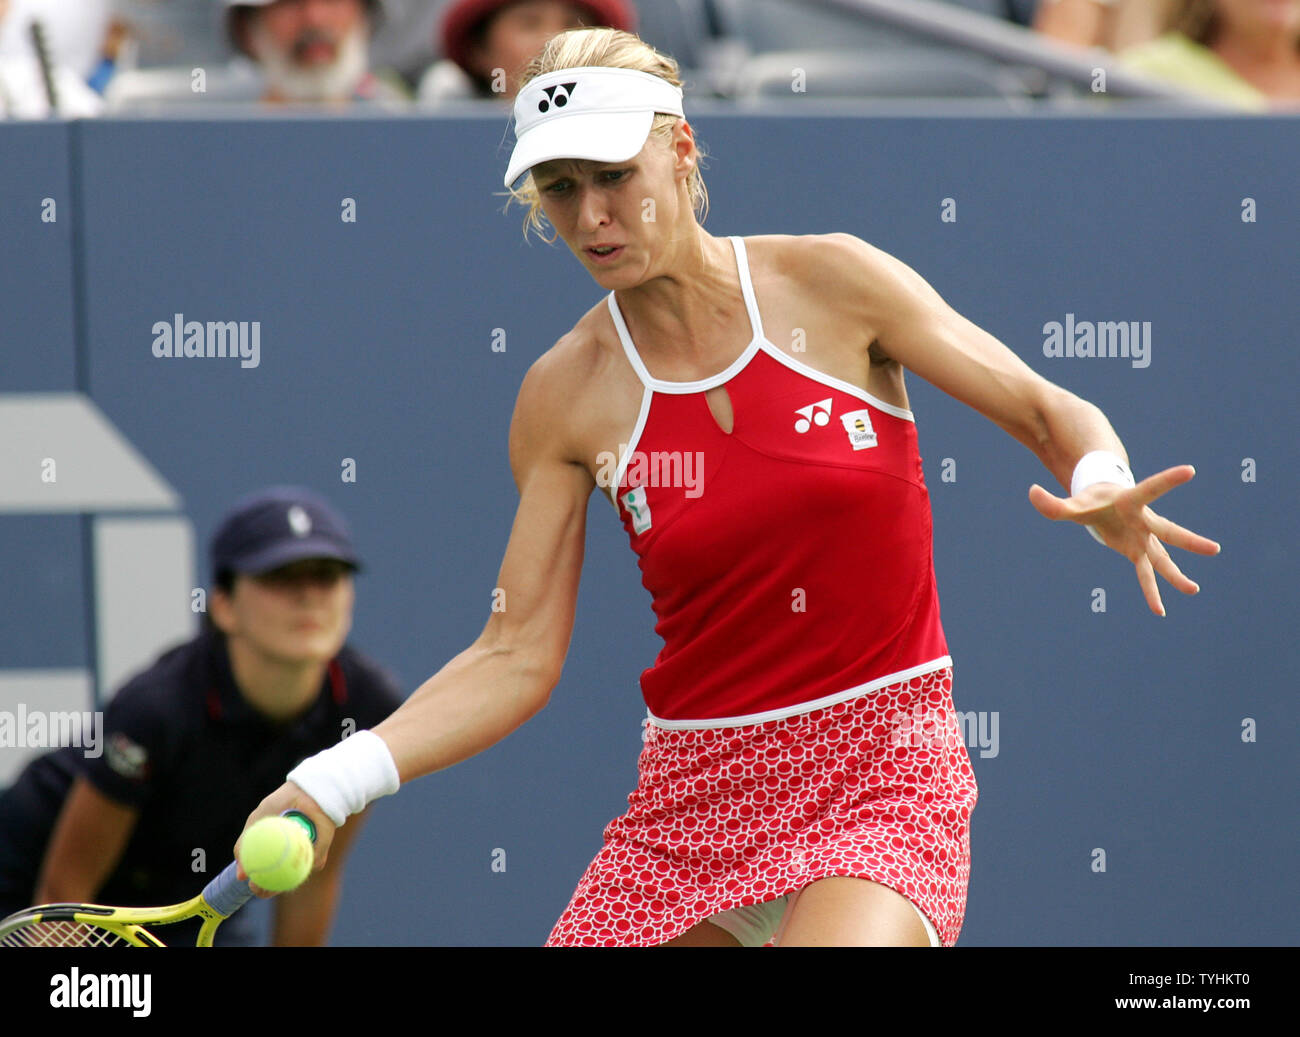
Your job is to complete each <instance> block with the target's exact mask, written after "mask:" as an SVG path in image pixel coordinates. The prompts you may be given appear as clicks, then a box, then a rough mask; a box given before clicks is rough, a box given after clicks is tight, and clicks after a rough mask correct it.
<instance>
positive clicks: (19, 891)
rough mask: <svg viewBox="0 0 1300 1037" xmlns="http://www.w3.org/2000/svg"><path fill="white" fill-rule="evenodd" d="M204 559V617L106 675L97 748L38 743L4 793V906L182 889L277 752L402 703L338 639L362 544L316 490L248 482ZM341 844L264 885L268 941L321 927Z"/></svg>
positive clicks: (323, 935) (138, 899)
mask: <svg viewBox="0 0 1300 1037" xmlns="http://www.w3.org/2000/svg"><path fill="white" fill-rule="evenodd" d="M211 564H212V576H213V583H212V587H211V593H210V595H209V602H208V605H209V611H208V614H207V618H206V621H205V623H204V628H203V630H202V631H201V632H200V634H199V635H198V636H197V637H195V638H193V639H192V640H190V641H187V642H185V643H184V644H181V645H178V646H176V647H174V648H172V649H171V650H169V651H167V652H166V653H164V654H163V655H162V656H160V657H159V659H158V660H157V661H156V662H155V663H154V664H153V665H152V666H150V667H149V668H148V669H147V670H145V671H144V672H142V673H140V674H138V675H137V676H135V677H134V678H132V679H131V680H130V681H128V682H127V683H126V684H125V685H124V686H123V687H122V688H121V690H120V691H118V693H117V694H116V695H115V696H114V697H113V699H112V700H111V702H110V703H109V705H108V707H107V709H106V711H105V714H104V722H103V737H102V740H101V744H100V746H99V749H98V751H97V752H96V751H91V752H88V751H87V750H86V749H83V748H77V747H66V748H63V749H58V750H55V751H53V752H50V753H47V754H45V755H43V756H40V757H38V758H37V759H35V760H34V761H32V763H30V764H29V765H28V766H27V768H26V769H25V770H24V771H23V772H22V773H21V774H20V776H19V777H18V779H17V781H15V783H14V784H13V785H12V786H11V787H10V788H9V790H8V791H7V792H6V793H5V794H4V795H3V796H0V917H3V916H4V915H7V914H10V913H12V912H13V911H17V910H21V909H22V908H24V907H28V906H30V905H32V904H35V903H51V902H57V901H82V902H87V901H88V902H98V903H109V904H114V905H122V906H126V905H143V906H158V905H162V904H171V903H178V902H180V901H183V900H188V899H189V898H190V897H192V896H194V894H195V893H196V892H198V890H199V889H201V888H202V887H203V885H204V884H205V883H206V882H207V880H208V879H209V878H211V876H212V875H214V874H216V872H217V871H220V870H221V868H222V867H224V866H225V864H226V863H227V862H228V861H229V860H230V857H231V853H232V850H233V848H234V845H235V840H236V839H237V838H238V837H239V834H240V831H241V830H242V829H243V825H244V819H245V818H246V817H247V816H248V814H249V812H250V811H251V810H252V809H253V808H254V807H256V806H257V804H258V803H259V802H260V801H261V799H262V798H263V797H264V796H265V795H266V794H267V793H268V792H270V791H272V790H273V789H275V788H277V787H278V786H279V785H280V783H281V781H282V779H283V775H284V774H285V771H286V768H288V767H292V766H294V765H295V764H296V763H297V762H298V761H300V760H302V759H304V758H306V757H309V756H311V755H313V754H315V753H317V752H319V751H321V750H322V749H325V748H327V747H329V746H331V745H335V744H337V743H338V742H339V740H340V739H341V738H343V737H346V736H347V735H349V734H351V733H352V732H353V731H355V730H362V729H365V728H368V727H370V726H372V725H373V724H376V723H378V722H379V721H381V720H383V719H384V718H385V717H387V716H388V714H389V713H391V712H392V711H393V709H395V708H396V707H397V706H398V705H399V704H400V702H401V695H400V694H399V692H398V690H397V687H396V685H395V684H394V682H393V681H392V679H391V678H390V677H389V676H388V675H387V674H386V673H384V671H383V670H381V669H380V668H379V667H378V666H377V665H376V664H375V663H373V662H371V661H370V660H369V659H367V658H366V657H365V656H363V655H362V654H360V653H359V652H357V651H356V650H354V649H353V648H351V647H349V646H347V645H346V644H345V639H346V637H347V634H348V631H349V629H350V627H351V625H352V606H353V573H354V572H355V571H356V570H357V569H358V567H359V560H358V558H357V555H356V553H355V550H354V548H353V546H352V540H351V536H350V534H349V532H348V528H347V524H346V523H345V522H344V520H343V519H342V517H341V516H340V515H339V514H338V513H337V512H335V511H334V509H333V508H331V507H330V506H329V504H327V503H326V502H325V501H324V500H323V499H322V498H320V497H318V496H317V495H316V494H314V493H311V492H309V491H306V490H302V489H297V488H289V487H285V488H275V489H272V490H267V491H263V492H261V493H258V494H256V495H254V496H251V497H247V498H245V499H244V500H242V501H241V502H239V503H238V504H237V505H236V506H235V507H234V508H233V509H232V511H231V512H230V513H229V514H228V515H227V516H226V517H225V519H224V520H223V521H222V523H221V525H220V527H219V528H218V530H217V532H216V534H215V535H214V537H213V540H212V544H211ZM348 848H349V847H348V846H346V845H345V846H342V847H340V846H339V844H338V843H337V842H336V843H335V844H334V846H333V847H332V848H331V850H330V853H329V858H328V860H327V863H326V864H325V867H324V870H323V871H321V872H318V873H316V874H314V875H313V876H312V877H311V878H310V879H309V880H308V881H307V882H306V883H305V884H304V885H303V886H301V887H299V888H298V889H297V890H295V891H294V892H293V893H291V894H288V895H286V896H284V897H281V898H277V905H276V908H275V912H274V916H273V923H272V933H271V936H272V942H273V943H276V944H281V945H319V944H323V943H324V942H325V941H326V939H327V936H328V931H329V927H330V924H331V922H332V920H333V916H334V911H335V908H336V906H337V903H338V898H339V894H340V890H341V883H342V876H343V862H344V860H345V858H346V856H347V850H348ZM340 851H341V852H340ZM279 901H282V902H283V903H282V904H280V903H279ZM252 923H253V920H252V919H251V918H250V917H249V916H248V914H247V913H246V912H245V913H241V914H238V915H236V916H235V917H233V918H232V919H231V920H230V921H229V922H228V923H227V924H225V925H223V926H222V927H221V929H220V930H219V931H218V933H217V941H218V943H233V944H248V943H253V942H256V939H257V936H256V932H255V927H254V925H253V924H252ZM177 928H180V927H179V926H178V927H177ZM178 935H184V934H178ZM189 938H190V939H191V940H192V934H189ZM164 939H167V937H166V936H164ZM168 942H171V940H170V939H169V940H168ZM180 942H184V941H180Z"/></svg>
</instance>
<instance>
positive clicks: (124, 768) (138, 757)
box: [104, 731, 149, 781]
mask: <svg viewBox="0 0 1300 1037" xmlns="http://www.w3.org/2000/svg"><path fill="white" fill-rule="evenodd" d="M104 759H105V760H106V761H107V762H108V765H109V766H110V767H111V768H113V770H115V771H116V772H117V773H118V774H120V775H122V777H124V778H129V779H130V780H131V781H143V780H144V779H145V778H147V777H148V776H149V753H148V752H147V751H146V750H145V747H144V746H142V745H137V744H136V743H135V742H133V741H131V739H129V738H127V736H126V735H124V734H122V732H120V731H119V732H117V734H115V735H113V736H112V737H110V738H109V740H108V744H107V745H106V746H105V747H104Z"/></svg>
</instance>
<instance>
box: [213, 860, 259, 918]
mask: <svg viewBox="0 0 1300 1037" xmlns="http://www.w3.org/2000/svg"><path fill="white" fill-rule="evenodd" d="M252 898H253V891H252V890H251V889H250V888H249V886H248V882H247V880H245V879H241V878H240V877H239V865H238V864H237V863H235V862H234V861H231V862H230V863H229V864H227V865H226V866H225V867H224V868H222V869H221V874H220V875H218V876H217V877H216V878H215V879H213V880H212V881H211V882H209V883H208V884H207V886H206V887H204V890H203V899H204V900H206V901H207V902H208V906H209V907H211V908H212V910H214V911H215V912H217V914H219V915H221V917H222V918H229V917H230V916H231V915H233V914H234V913H235V912H236V911H238V910H239V909H240V908H241V907H243V906H244V905H245V904H247V903H248V902H249V901H250V900H251V899H252Z"/></svg>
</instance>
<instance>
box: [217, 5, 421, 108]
mask: <svg viewBox="0 0 1300 1037" xmlns="http://www.w3.org/2000/svg"><path fill="white" fill-rule="evenodd" d="M224 3H225V5H226V29H227V32H228V33H229V35H230V42H231V45H232V46H233V47H234V48H235V50H236V51H238V52H240V53H242V54H244V55H246V56H247V57H249V58H251V59H252V60H253V61H254V62H256V63H257V65H258V68H259V69H260V70H261V72H262V75H263V77H264V79H265V92H264V93H263V100H265V101H270V102H282V103H284V102H288V103H328V104H348V103H353V102H370V103H376V104H382V105H388V106H401V105H404V104H405V103H407V102H408V101H409V100H410V98H409V97H408V95H407V94H406V91H405V89H404V87H403V86H402V85H401V84H400V80H390V79H388V78H386V77H383V76H380V75H377V74H376V73H374V72H373V71H371V68H370V54H369V46H370V36H371V29H372V27H373V25H374V23H375V21H376V19H378V18H379V17H381V16H382V7H381V4H380V0H224Z"/></svg>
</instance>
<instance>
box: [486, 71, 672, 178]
mask: <svg viewBox="0 0 1300 1037" xmlns="http://www.w3.org/2000/svg"><path fill="white" fill-rule="evenodd" d="M657 112H664V113H667V114H669V115H678V116H684V115H685V112H683V111H682V90H681V87H677V86H673V84H672V83H670V82H668V80H666V79H663V78H661V77H660V76H656V75H651V74H650V73H649V72H640V71H637V70H636V69H631V68H605V67H603V66H580V67H578V68H562V69H557V70H556V71H554V72H548V73H546V74H545V75H541V76H537V77H536V78H534V79H532V80H530V81H529V82H527V83H525V84H524V87H523V89H521V90H520V91H519V96H518V97H516V98H515V108H514V115H515V136H516V143H515V149H514V153H513V154H512V155H511V156H510V165H509V168H508V169H507V170H506V177H505V184H506V186H507V187H510V186H512V185H513V184H514V182H515V181H516V180H518V179H519V177H520V176H522V175H523V174H524V173H526V172H527V171H528V170H529V169H530V168H531V167H533V166H535V165H537V164H538V163H540V162H549V161H551V160H552V159H561V158H566V159H589V160H591V161H595V162H624V161H626V160H628V159H630V158H632V157H633V156H634V155H636V154H637V153H638V152H639V151H640V150H641V149H642V147H644V146H645V142H646V138H647V137H648V136H649V135H650V127H651V125H652V124H653V122H654V117H655V113H657Z"/></svg>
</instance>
